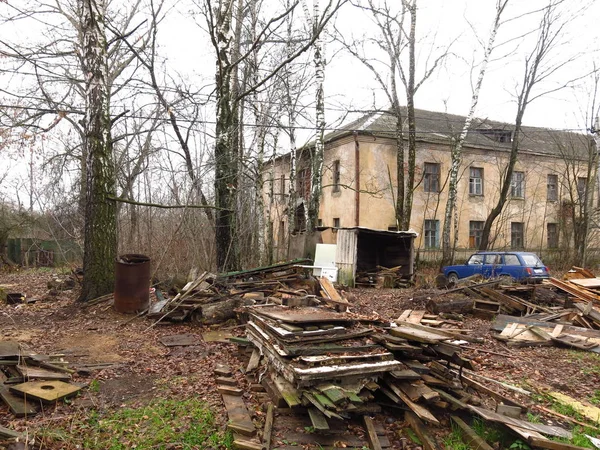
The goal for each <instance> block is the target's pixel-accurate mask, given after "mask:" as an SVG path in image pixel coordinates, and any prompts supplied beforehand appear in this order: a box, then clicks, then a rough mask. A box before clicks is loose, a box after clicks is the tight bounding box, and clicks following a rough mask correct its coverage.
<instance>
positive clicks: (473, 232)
mask: <svg viewBox="0 0 600 450" xmlns="http://www.w3.org/2000/svg"><path fill="white" fill-rule="evenodd" d="M482 232H483V221H481V220H471V221H470V222H469V247H470V248H479V246H480V245H481V234H482Z"/></svg>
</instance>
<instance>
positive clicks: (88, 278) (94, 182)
mask: <svg viewBox="0 0 600 450" xmlns="http://www.w3.org/2000/svg"><path fill="white" fill-rule="evenodd" d="M105 11H106V5H105V3H104V0H84V1H83V8H82V13H83V21H82V23H83V28H82V31H83V40H84V49H83V51H84V55H83V59H82V64H83V66H84V67H83V71H84V73H85V74H86V115H85V119H84V121H85V124H84V132H85V139H84V144H83V145H84V154H86V155H87V164H86V175H87V177H86V198H87V201H86V205H85V230H84V235H85V241H84V255H83V270H84V278H83V286H82V290H81V295H80V297H79V300H80V301H88V300H91V299H93V298H96V297H99V296H102V295H105V294H108V293H110V292H112V291H113V289H114V263H115V260H116V256H117V216H116V211H117V207H116V204H115V202H114V201H112V200H108V197H109V196H112V197H114V196H115V190H116V187H115V184H116V182H115V170H114V164H113V155H112V140H111V133H110V128H111V118H110V95H109V88H108V80H107V72H108V65H107V43H106V35H105V30H104V20H105V17H104V14H105Z"/></svg>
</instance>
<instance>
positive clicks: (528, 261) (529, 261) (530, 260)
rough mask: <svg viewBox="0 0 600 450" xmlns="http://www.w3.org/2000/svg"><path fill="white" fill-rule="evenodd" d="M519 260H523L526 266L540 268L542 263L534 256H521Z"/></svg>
mask: <svg viewBox="0 0 600 450" xmlns="http://www.w3.org/2000/svg"><path fill="white" fill-rule="evenodd" d="M521 258H523V261H524V262H525V265H526V266H542V265H543V264H542V261H540V258H538V257H537V256H536V255H532V254H528V255H521Z"/></svg>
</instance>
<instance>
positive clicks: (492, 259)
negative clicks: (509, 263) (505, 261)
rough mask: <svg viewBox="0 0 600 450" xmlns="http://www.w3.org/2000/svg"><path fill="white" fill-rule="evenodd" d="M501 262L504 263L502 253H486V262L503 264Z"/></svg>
mask: <svg viewBox="0 0 600 450" xmlns="http://www.w3.org/2000/svg"><path fill="white" fill-rule="evenodd" d="M501 263H502V259H501V257H500V255H496V254H492V255H485V261H484V264H501Z"/></svg>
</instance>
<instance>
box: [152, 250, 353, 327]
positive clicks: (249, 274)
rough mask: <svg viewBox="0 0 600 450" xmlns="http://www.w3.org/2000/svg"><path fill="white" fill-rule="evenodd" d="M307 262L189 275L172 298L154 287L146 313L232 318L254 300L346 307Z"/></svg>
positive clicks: (157, 316) (177, 317)
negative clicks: (155, 295) (155, 300)
mask: <svg viewBox="0 0 600 450" xmlns="http://www.w3.org/2000/svg"><path fill="white" fill-rule="evenodd" d="M308 262H309V261H308V260H294V261H290V262H286V263H280V264H274V265H271V266H267V267H260V268H256V269H251V270H246V271H240V272H231V273H226V274H221V275H218V276H217V275H214V274H211V273H208V272H204V273H203V274H201V275H200V276H197V277H192V278H190V279H189V280H190V281H189V282H188V283H187V284H186V285H185V286H184V287H183V289H182V290H181V291H180V292H179V293H178V294H177V295H176V296H175V297H174V298H172V299H169V300H166V299H164V298H163V297H162V294H160V293H159V292H158V291H157V295H158V297H159V298H158V301H157V302H155V303H154V304H152V305H151V307H150V310H149V312H148V317H150V318H153V319H159V320H163V319H168V320H171V321H182V320H186V319H191V320H193V321H195V322H198V323H202V324H215V323H221V322H224V321H226V320H229V319H233V318H235V317H236V312H237V309H238V308H239V307H240V306H247V305H254V304H279V305H289V306H303V305H318V304H322V303H327V304H332V305H335V307H336V308H338V309H340V310H344V311H345V310H346V307H347V301H346V300H345V299H344V298H343V297H342V296H341V295H340V293H339V292H338V291H337V290H336V289H335V288H334V287H333V285H332V284H331V282H330V281H329V280H328V279H326V278H319V279H317V278H315V277H313V276H312V275H311V274H310V273H309V272H308V271H307V270H306V269H305V268H303V267H301V266H302V265H306V263H308Z"/></svg>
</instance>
